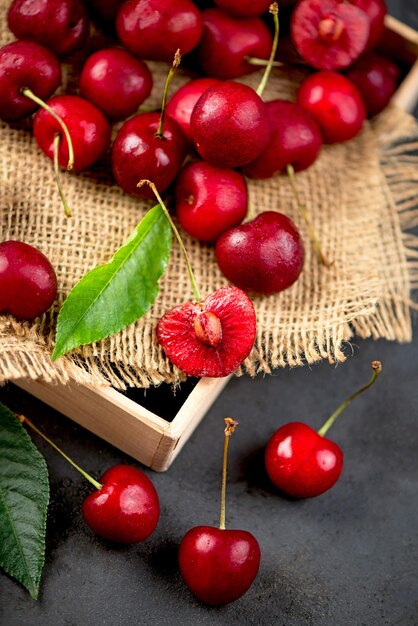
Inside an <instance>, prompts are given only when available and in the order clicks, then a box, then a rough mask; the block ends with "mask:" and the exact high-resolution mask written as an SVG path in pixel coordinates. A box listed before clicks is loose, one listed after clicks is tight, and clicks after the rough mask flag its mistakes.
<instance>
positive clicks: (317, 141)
mask: <svg viewBox="0 0 418 626" xmlns="http://www.w3.org/2000/svg"><path fill="white" fill-rule="evenodd" d="M266 107H267V112H268V116H269V120H270V127H271V135H270V140H269V142H268V144H267V147H266V148H265V149H264V151H263V152H262V153H261V154H260V156H258V157H257V158H256V159H255V160H254V161H252V162H251V163H248V164H247V165H245V166H244V174H245V175H246V176H248V177H249V178H258V179H263V178H271V177H272V176H274V175H275V174H277V173H279V172H283V171H285V170H286V168H287V166H288V165H292V166H293V168H294V170H295V171H296V172H299V171H301V170H304V169H306V168H308V167H310V166H311V165H312V163H314V162H315V160H316V159H317V157H318V155H319V152H320V150H321V147H322V137H321V132H320V130H319V128H318V125H317V123H316V122H315V120H314V118H313V117H312V115H310V113H308V112H307V111H305V109H303V108H302V107H301V106H300V105H298V104H296V103H294V102H288V101H287V100H273V101H271V102H266Z"/></svg>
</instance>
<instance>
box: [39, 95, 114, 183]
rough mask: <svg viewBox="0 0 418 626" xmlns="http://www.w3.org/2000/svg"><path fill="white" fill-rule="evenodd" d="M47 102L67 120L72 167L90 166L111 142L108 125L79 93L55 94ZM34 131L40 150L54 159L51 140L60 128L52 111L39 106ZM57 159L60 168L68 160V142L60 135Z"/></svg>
mask: <svg viewBox="0 0 418 626" xmlns="http://www.w3.org/2000/svg"><path fill="white" fill-rule="evenodd" d="M47 104H48V106H50V107H51V109H53V111H55V113H56V114H57V115H58V116H59V117H60V118H61V119H62V120H63V121H64V122H65V123H66V125H67V127H68V130H69V133H70V136H71V139H72V143H73V148H74V168H73V169H74V171H75V172H80V171H82V170H85V169H87V168H88V167H90V166H92V165H93V164H94V163H96V161H98V160H99V159H100V157H101V156H103V154H104V152H105V151H106V150H107V148H108V146H109V142H110V125H109V122H108V121H107V119H106V118H105V116H104V115H103V113H102V112H101V111H99V109H98V108H97V107H95V106H94V104H91V102H89V101H88V100H85V99H84V98H80V97H79V96H67V95H65V96H55V97H54V98H51V99H50V100H48V101H47ZM33 134H34V137H35V139H36V141H37V143H38V145H39V147H40V148H41V150H42V151H43V152H44V153H45V154H46V155H47V157H49V158H50V159H51V161H53V159H54V140H55V137H56V135H61V134H62V128H61V126H60V125H59V124H58V122H57V120H56V119H55V118H53V117H52V115H51V114H50V113H49V112H48V111H45V110H44V109H41V110H40V111H38V112H37V114H36V115H35V117H34V120H33ZM58 162H59V165H60V166H61V167H63V168H65V167H66V166H67V163H68V143H67V140H66V138H65V136H62V137H61V140H60V144H59V151H58Z"/></svg>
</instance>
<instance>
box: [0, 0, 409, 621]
mask: <svg viewBox="0 0 418 626" xmlns="http://www.w3.org/2000/svg"><path fill="white" fill-rule="evenodd" d="M389 7H390V11H391V13H392V14H394V15H395V16H396V17H398V18H400V19H402V20H403V21H405V22H407V23H409V24H411V25H412V26H414V27H415V28H418V9H417V6H416V0H403V1H402V2H401V1H400V0H399V1H397V0H392V2H389ZM416 326H417V324H416ZM374 359H379V360H381V361H382V363H383V366H384V371H383V373H382V376H381V378H380V380H379V381H378V382H377V384H376V386H375V387H374V388H373V390H371V391H370V392H369V393H368V394H366V395H364V396H362V397H360V398H359V399H357V400H356V401H355V403H353V404H352V405H351V406H350V407H349V408H348V409H347V411H346V413H345V415H344V417H341V418H340V419H339V421H338V422H337V423H336V425H335V426H334V427H333V429H332V434H331V437H332V438H333V439H334V440H335V441H336V442H337V443H338V444H339V445H341V447H342V448H343V450H344V452H345V466H344V470H343V474H342V476H341V478H340V481H339V482H338V483H337V485H336V486H335V487H334V488H333V489H332V490H331V491H329V492H327V493H326V494H324V495H323V496H321V497H319V498H316V499H312V500H305V501H292V500H288V499H285V498H283V497H280V496H279V495H278V494H277V493H276V492H275V491H274V489H273V488H272V487H271V486H270V484H269V482H268V480H267V478H266V476H265V474H264V470H263V463H262V454H263V448H264V445H265V442H266V441H267V440H268V438H269V437H270V435H271V434H272V432H273V431H274V430H275V429H276V428H277V427H278V426H279V425H281V424H283V423H285V422H286V421H293V420H306V421H307V422H308V423H309V424H311V425H312V426H313V427H315V428H318V427H319V426H320V425H321V424H322V423H323V421H324V419H325V418H326V417H327V416H328V415H329V414H330V413H331V412H332V410H333V409H334V408H335V406H336V405H337V404H338V403H339V401H340V400H342V399H344V398H345V397H346V396H347V395H349V394H350V393H351V392H352V391H353V390H354V389H356V388H357V387H358V386H360V385H362V384H363V383H364V382H365V381H366V380H368V377H369V373H370V369H369V364H370V361H372V360H374ZM417 381H418V344H417V342H416V341H415V342H413V343H411V344H407V345H398V344H394V343H389V342H386V341H379V342H372V341H360V340H359V341H357V342H355V344H354V345H353V354H352V355H350V357H349V358H348V360H347V361H346V362H345V363H344V364H341V365H339V366H338V367H333V366H331V365H329V364H328V363H321V364H319V365H316V366H315V367H312V368H308V367H305V368H302V369H295V370H280V371H277V372H276V373H275V374H274V375H273V376H268V377H265V378H263V377H258V378H256V379H255V380H250V379H248V378H241V379H234V380H232V381H231V382H230V383H229V385H228V386H227V388H226V389H225V391H224V392H223V393H222V395H221V396H220V397H219V398H218V400H217V401H216V403H215V404H214V405H213V406H212V408H211V410H210V411H209V413H208V414H207V416H206V418H205V419H204V421H203V423H202V424H201V425H200V426H199V428H198V429H197V430H196V431H195V433H194V435H193V436H192V437H191V439H190V441H189V442H188V443H187V445H186V447H185V448H184V450H183V451H182V453H181V454H180V456H179V457H178V458H177V460H176V461H175V463H174V464H173V466H172V467H171V468H170V470H169V471H168V472H167V473H165V474H155V473H152V472H150V471H148V470H145V471H146V472H147V474H148V475H150V476H151V477H152V479H153V481H154V484H155V486H156V488H157V490H158V492H159V495H160V500H161V505H162V510H161V519H160V523H159V525H158V527H157V530H156V531H155V533H154V534H153V535H152V537H150V538H149V539H148V540H147V541H146V542H144V543H143V544H139V545H136V546H132V547H115V546H110V545H108V544H107V543H105V542H104V541H101V540H99V539H97V538H96V537H95V536H94V535H93V534H92V532H90V530H89V529H88V528H87V527H86V526H85V525H84V523H83V521H82V519H81V515H80V506H81V503H82V501H83V499H84V497H85V496H86V495H87V493H88V492H89V491H90V488H89V485H88V483H87V482H86V481H85V480H84V479H83V478H82V477H81V476H79V475H78V474H77V473H76V472H75V471H74V470H73V469H72V468H71V467H70V466H69V465H68V464H67V463H66V462H65V461H64V460H63V459H62V458H61V457H59V456H58V455H57V454H56V453H55V452H54V451H53V450H52V449H50V448H49V446H48V445H47V444H44V443H43V441H41V440H39V438H36V440H35V441H36V444H37V446H38V447H39V449H40V450H41V452H42V453H43V454H44V456H45V458H46V460H47V464H48V467H49V472H50V481H51V504H50V511H49V517H48V526H47V549H46V563H45V568H44V573H43V578H42V584H41V593H40V598H39V600H38V601H37V602H35V601H33V600H31V599H30V597H29V595H28V594H27V593H26V591H24V589H23V588H22V587H20V586H19V585H18V584H17V583H15V582H14V581H12V580H11V579H10V578H8V577H7V576H6V575H4V574H0V623H1V624H2V625H3V624H4V625H5V626H6V625H7V626H25V625H33V624H35V625H38V624H39V625H42V626H43V625H45V626H47V625H48V626H49V625H51V626H52V625H54V626H60V625H63V626H64V625H65V626H81V625H83V626H96V625H98V624H103V625H106V626H107V625H109V626H110V625H112V626H118V625H124V626H131V625H132V626H133V625H134V624H146V625H154V624H155V625H157V624H158V625H159V624H169V625H170V626H175V625H177V624H179V625H180V624H193V625H194V624H198V623H200V624H214V625H215V624H227V625H231V626H232V625H235V624H237V625H238V624H255V625H262V626H271V625H276V624H277V625H286V626H293V625H295V626H304V625H315V626H322V625H330V626H331V625H332V626H334V625H338V626H339V625H343V626H346V625H347V626H348V625H350V626H351V625H354V626H360V625H365V626H372V625H374V624H389V625H391V626H392V625H395V624H399V625H402V626H407V625H416V624H418V538H417V535H418V385H417ZM0 400H1V401H2V402H4V403H5V404H7V405H9V406H10V407H11V408H12V409H14V410H16V411H20V412H22V413H25V414H26V415H27V416H28V417H31V418H33V420H36V423H37V424H38V425H39V426H40V427H41V428H43V429H44V430H45V431H47V432H48V433H49V434H50V435H51V437H52V438H53V439H54V440H55V441H56V443H57V444H58V445H60V446H62V447H63V448H64V449H65V450H66V452H67V453H68V454H69V455H70V456H72V457H73V458H74V460H76V461H77V462H78V463H79V464H80V465H81V466H82V467H84V469H86V470H87V471H88V472H89V473H91V474H92V475H94V476H97V477H99V476H100V474H101V473H102V472H103V471H105V470H106V469H107V468H108V467H110V466H111V465H114V464H116V463H131V462H132V461H131V459H129V458H128V457H126V456H125V455H124V454H122V453H121V452H119V451H118V450H116V449H115V448H113V447H111V446H110V445H108V444H106V443H104V442H103V441H101V440H100V439H98V438H97V437H95V436H93V435H91V434H90V433H88V432H87V431H85V430H83V429H82V428H80V427H78V426H76V425H75V424H74V423H73V422H71V421H69V420H67V419H65V418H63V417H62V416H61V415H59V414H58V413H56V412H55V411H53V410H52V409H50V408H48V407H46V406H45V405H43V404H41V403H40V402H38V401H36V400H34V399H33V398H31V397H30V396H28V395H27V394H24V393H23V392H22V391H20V390H18V389H17V388H15V387H13V386H12V385H8V386H6V387H4V388H2V389H1V390H0ZM226 415H233V416H235V417H236V418H237V419H239V420H240V422H241V423H240V426H239V427H238V430H237V432H236V434H235V435H234V438H233V440H232V442H231V449H230V465H229V483H228V513H227V525H228V526H229V527H230V528H232V527H236V528H245V529H247V530H250V531H251V532H252V533H253V534H254V535H255V536H256V537H257V538H258V540H259V542H260V545H261V550H262V563H261V568H260V572H259V575H258V578H257V579H256V581H255V583H254V584H253V586H252V588H251V589H250V591H249V592H248V593H247V594H246V595H245V596H244V597H243V598H241V599H240V600H239V601H237V602H236V603H234V604H231V605H229V606H227V607H224V608H218V609H213V608H208V607H206V606H205V605H203V604H202V603H200V602H199V601H197V600H196V599H194V597H193V596H192V595H191V594H190V592H189V591H188V590H187V589H186V587H185V586H184V584H183V582H182V580H181V577H180V574H179V573H178V568H177V560H176V555H177V547H178V544H179V542H180V540H181V538H182V536H183V535H184V533H185V532H186V531H187V530H188V528H190V527H191V526H195V525H199V524H215V525H216V524H217V520H218V503H219V491H220V489H219V488H220V465H221V455H222V430H223V423H222V418H223V417H225V416H226ZM135 465H136V466H138V464H135Z"/></svg>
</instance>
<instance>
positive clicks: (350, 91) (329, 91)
mask: <svg viewBox="0 0 418 626" xmlns="http://www.w3.org/2000/svg"><path fill="white" fill-rule="evenodd" d="M297 99H298V103H299V104H300V105H301V106H302V107H303V108H304V109H305V110H306V111H308V112H309V113H311V115H312V116H313V117H314V118H315V120H316V122H317V124H318V126H319V128H320V130H321V133H322V137H323V139H324V142H325V143H339V142H342V141H347V140H348V139H352V138H353V137H355V136H356V135H358V133H359V132H360V131H361V129H362V127H363V123H364V120H365V118H366V107H365V104H364V101H363V98H362V97H361V94H360V92H359V90H358V89H357V87H356V86H355V85H354V83H352V82H351V81H350V80H349V79H348V78H346V77H345V76H342V75H341V74H338V73H337V72H316V73H315V74H312V75H311V76H308V78H306V79H305V80H304V81H303V83H302V84H301V86H300V87H299V91H298V96H297Z"/></svg>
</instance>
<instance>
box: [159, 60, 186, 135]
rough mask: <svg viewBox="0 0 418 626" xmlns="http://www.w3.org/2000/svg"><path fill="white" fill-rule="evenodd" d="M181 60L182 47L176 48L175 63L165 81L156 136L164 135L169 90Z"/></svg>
mask: <svg viewBox="0 0 418 626" xmlns="http://www.w3.org/2000/svg"><path fill="white" fill-rule="evenodd" d="M180 62H181V55H180V49H178V50H176V53H175V55H174V60H173V64H172V66H171V67H170V71H169V72H168V76H167V79H166V81H165V86H164V93H163V101H162V103H161V115H160V123H159V124H158V130H157V132H156V133H155V135H156V137H160V138H161V137H163V128H164V118H165V106H166V104H167V98H168V90H169V88H170V84H171V81H172V79H173V76H174V73H175V71H176V69H177V68H178V66H179V65H180Z"/></svg>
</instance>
